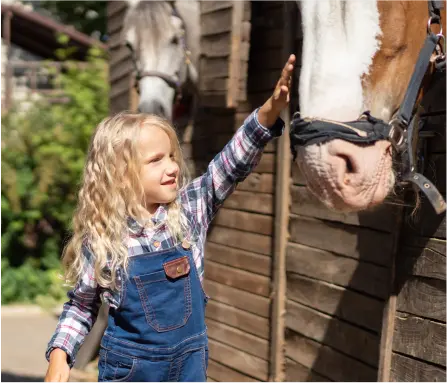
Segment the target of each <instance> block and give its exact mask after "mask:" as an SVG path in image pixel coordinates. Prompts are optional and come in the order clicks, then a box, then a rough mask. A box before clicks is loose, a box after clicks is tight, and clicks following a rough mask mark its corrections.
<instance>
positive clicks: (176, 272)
mask: <svg viewBox="0 0 447 383" xmlns="http://www.w3.org/2000/svg"><path fill="white" fill-rule="evenodd" d="M163 268H164V269H165V273H166V275H167V276H168V277H169V278H172V279H176V278H180V277H183V276H184V275H188V273H189V269H190V267H189V262H188V257H187V256H184V257H181V258H177V259H174V260H173V261H169V262H166V263H163Z"/></svg>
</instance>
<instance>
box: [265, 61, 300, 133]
mask: <svg viewBox="0 0 447 383" xmlns="http://www.w3.org/2000/svg"><path fill="white" fill-rule="evenodd" d="M295 60H296V58H295V55H290V56H289V59H288V60H287V63H286V65H285V66H284V68H283V70H282V72H281V77H280V78H279V80H278V82H277V83H276V87H275V90H274V91H273V95H272V96H271V97H270V98H269V99H268V100H267V101H266V102H265V103H264V105H262V106H261V108H260V109H259V111H258V120H259V123H260V124H261V125H263V126H266V127H271V126H273V124H274V123H275V121H276V120H277V119H278V117H279V115H280V113H281V111H282V110H283V109H284V108H286V107H287V105H289V101H290V86H291V84H292V73H293V68H294V67H295Z"/></svg>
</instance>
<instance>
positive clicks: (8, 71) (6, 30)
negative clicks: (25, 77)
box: [3, 11, 12, 110]
mask: <svg viewBox="0 0 447 383" xmlns="http://www.w3.org/2000/svg"><path fill="white" fill-rule="evenodd" d="M11 19H12V12H11V11H7V12H6V14H5V18H4V21H3V41H4V42H5V45H6V49H7V53H6V67H5V104H4V107H5V110H8V108H10V107H11V100H12V68H11V66H10V65H9V61H10V57H11Z"/></svg>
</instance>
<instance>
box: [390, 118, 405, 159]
mask: <svg viewBox="0 0 447 383" xmlns="http://www.w3.org/2000/svg"><path fill="white" fill-rule="evenodd" d="M389 125H390V126H391V129H390V132H389V134H388V140H389V141H390V142H391V145H393V147H394V149H395V150H396V151H398V152H400V151H402V149H403V147H404V143H405V128H406V127H405V125H404V123H403V122H402V121H399V120H398V119H394V120H391V121H390V123H389Z"/></svg>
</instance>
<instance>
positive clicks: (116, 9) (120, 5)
mask: <svg viewBox="0 0 447 383" xmlns="http://www.w3.org/2000/svg"><path fill="white" fill-rule="evenodd" d="M126 9H127V2H126V1H109V2H107V18H112V17H113V16H115V15H116V14H117V13H123V12H125V11H126Z"/></svg>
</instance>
